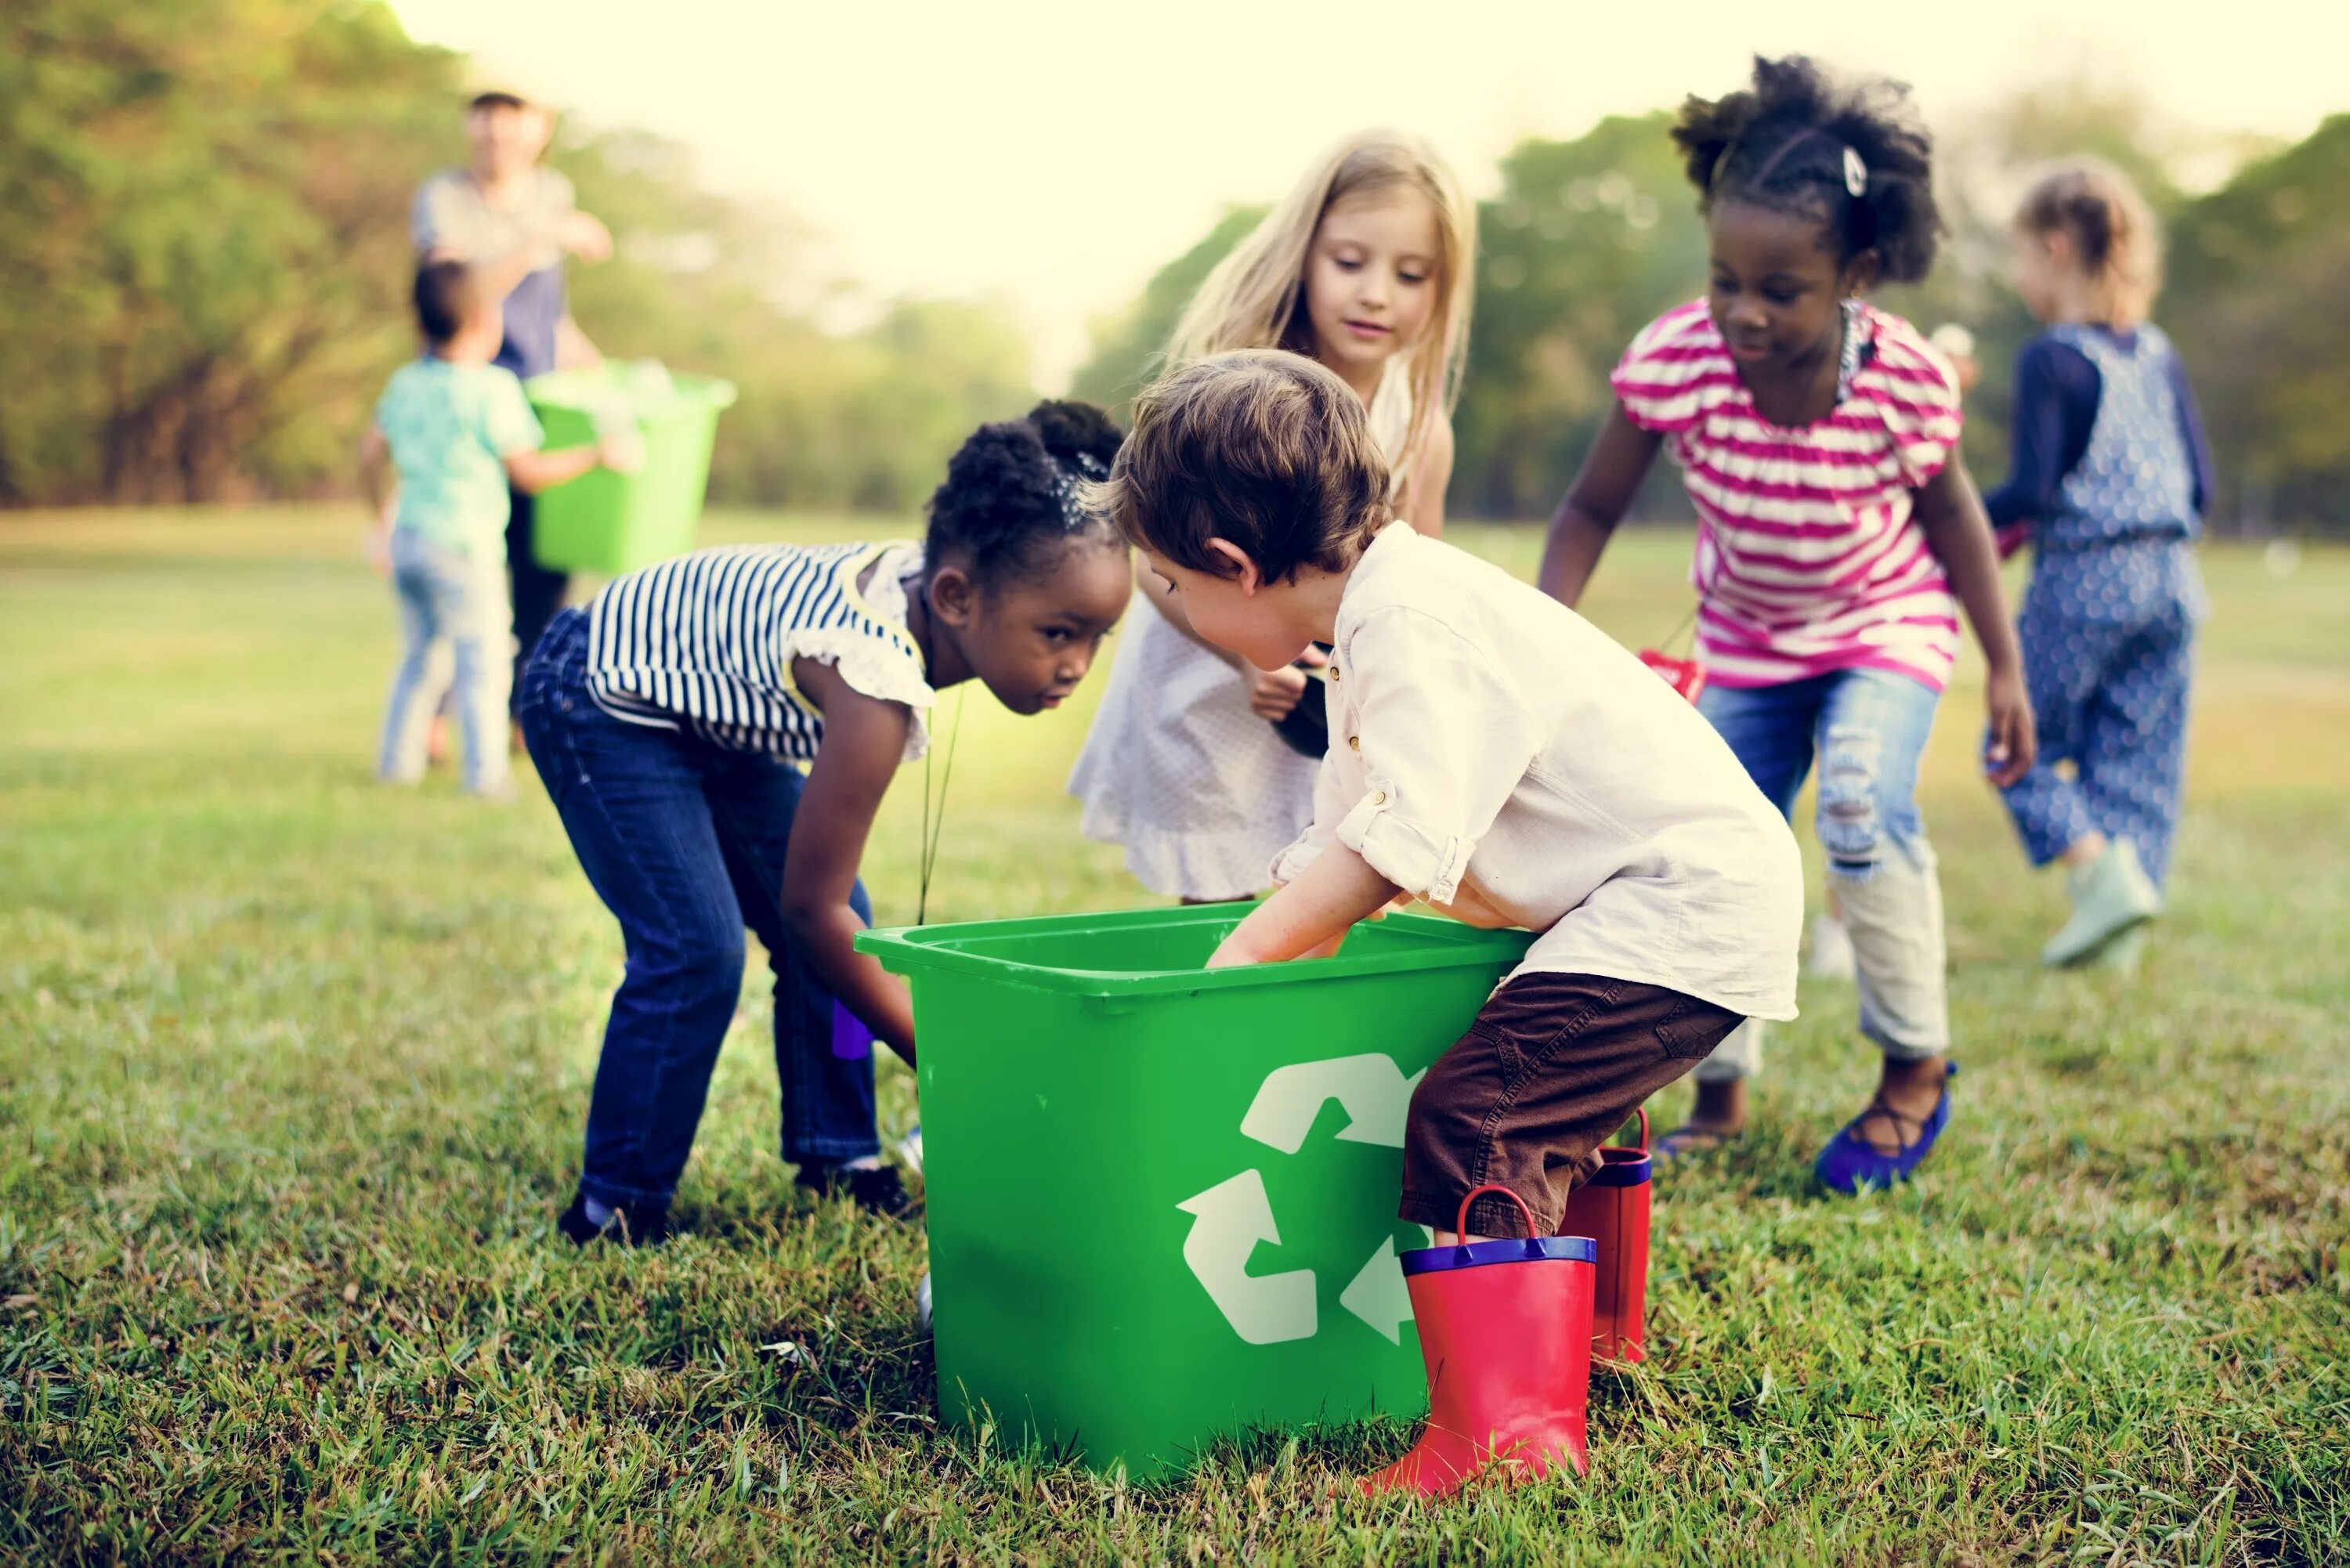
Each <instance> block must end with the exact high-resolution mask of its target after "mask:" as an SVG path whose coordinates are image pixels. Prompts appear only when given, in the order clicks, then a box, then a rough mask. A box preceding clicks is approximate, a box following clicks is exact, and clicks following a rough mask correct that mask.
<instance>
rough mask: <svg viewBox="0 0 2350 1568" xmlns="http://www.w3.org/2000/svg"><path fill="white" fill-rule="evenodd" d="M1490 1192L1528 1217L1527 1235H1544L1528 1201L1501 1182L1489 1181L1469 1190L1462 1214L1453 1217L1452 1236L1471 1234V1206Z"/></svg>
mask: <svg viewBox="0 0 2350 1568" xmlns="http://www.w3.org/2000/svg"><path fill="white" fill-rule="evenodd" d="M1488 1192H1498V1193H1500V1194H1501V1195H1502V1196H1503V1197H1504V1198H1507V1199H1509V1200H1510V1201H1511V1202H1513V1203H1514V1204H1516V1205H1517V1206H1518V1212H1519V1213H1521V1214H1523V1215H1524V1216H1525V1217H1526V1234H1527V1235H1529V1236H1539V1235H1541V1234H1542V1227H1541V1226H1539V1225H1537V1224H1535V1223H1534V1210H1531V1209H1529V1208H1527V1207H1526V1200H1525V1199H1523V1198H1521V1197H1519V1196H1518V1195H1517V1194H1516V1193H1515V1192H1513V1191H1512V1190H1511V1189H1508V1188H1506V1187H1504V1186H1503V1185H1502V1184H1501V1183H1500V1182H1498V1181H1489V1182H1487V1183H1485V1185H1484V1186H1482V1187H1472V1188H1471V1189H1469V1196H1468V1197H1466V1198H1463V1199H1461V1212H1460V1213H1459V1214H1457V1215H1455V1216H1453V1220H1452V1234H1453V1235H1454V1236H1455V1237H1456V1238H1458V1237H1461V1236H1466V1235H1467V1234H1469V1205H1471V1203H1474V1202H1476V1201H1477V1199H1480V1198H1482V1197H1484V1196H1485V1194H1487V1193H1488ZM1464 1244H1465V1243H1464Z"/></svg>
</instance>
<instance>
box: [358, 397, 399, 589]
mask: <svg viewBox="0 0 2350 1568" xmlns="http://www.w3.org/2000/svg"><path fill="white" fill-rule="evenodd" d="M390 470H391V443H390V441H386V440H384V438H383V431H381V430H380V429H379V428H377V427H376V426H374V425H369V426H368V431H367V434H365V435H363V436H361V437H360V438H359V493H360V494H362V495H364V496H366V497H367V504H368V531H367V553H368V563H369V565H370V566H373V567H374V568H375V570H376V575H377V576H390V572H391V498H392V490H391V485H390V477H391V474H390Z"/></svg>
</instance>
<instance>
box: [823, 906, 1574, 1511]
mask: <svg viewBox="0 0 2350 1568" xmlns="http://www.w3.org/2000/svg"><path fill="white" fill-rule="evenodd" d="M1243 912H1244V911H1243V910H1241V909H1236V908H1234V907H1232V906H1230V905H1223V906H1209V907H1206V908H1201V909H1146V910H1137V911H1132V912H1128V913H1123V914H1110V915H1070V916H1059V917H1053V918H1048V919H1024V920H1002V921H991V922H986V923H982V924H972V925H951V926H932V927H928V928H923V929H910V930H891V931H869V932H867V933H866V934H864V935H863V936H860V937H859V938H858V947H859V948H860V949H862V950H865V951H867V952H869V953H872V954H873V955H874V956H875V957H876V958H878V959H879V961H881V962H882V964H883V965H885V966H886V967H888V968H889V969H890V970H891V971H895V972H897V973H899V974H902V975H904V976H905V977H906V978H907V980H908V981H909V983H910V986H911V989H912V992H913V1004H914V1020H915V1028H916V1031H917V1036H918V1039H919V1041H920V1068H919V1071H918V1075H917V1078H918V1082H919V1084H920V1090H921V1105H922V1141H923V1173H924V1177H925V1179H926V1182H927V1185H928V1191H929V1218H930V1240H931V1292H932V1300H933V1310H934V1314H935V1319H934V1321H935V1324H936V1328H935V1345H936V1351H937V1357H938V1377H939V1397H940V1402H941V1405H942V1406H943V1407H944V1409H945V1412H946V1414H947V1415H948V1417H950V1418H951V1419H953V1420H956V1421H958V1422H960V1423H962V1425H964V1426H966V1427H977V1426H979V1425H981V1424H982V1423H983V1422H989V1421H992V1422H993V1424H994V1425H995V1427H996V1428H997V1429H998V1431H999V1432H1001V1433H1002V1434H1003V1436H1004V1437H1006V1438H1014V1439H1021V1438H1025V1439H1028V1440H1032V1441H1035V1442H1037V1443H1040V1444H1042V1445H1044V1446H1045V1447H1048V1448H1051V1449H1056V1450H1059V1451H1063V1452H1069V1453H1075V1454H1078V1455H1081V1456H1082V1457H1083V1459H1085V1461H1086V1462H1087V1464H1089V1465H1090V1466H1092V1467H1093V1468H1094V1469H1110V1468H1112V1467H1113V1466H1116V1465H1118V1464H1123V1465H1124V1466H1125V1467H1126V1468H1127V1469H1128V1473H1129V1474H1131V1475H1133V1476H1134V1477H1136V1478H1137V1479H1149V1478H1153V1477H1159V1476H1164V1475H1168V1474H1170V1473H1173V1472H1177V1471H1180V1470H1181V1469H1186V1468H1187V1467H1188V1466H1189V1465H1190V1464H1191V1461H1192V1459H1194V1458H1196V1457H1197V1456H1198V1455H1199V1454H1200V1453H1201V1450H1202V1449H1205V1448H1206V1447H1207V1445H1208V1444H1210V1443H1211V1441H1213V1440H1214V1439H1215V1438H1218V1437H1219V1436H1222V1435H1224V1434H1230V1433H1237V1432H1241V1431H1244V1430H1247V1429H1250V1428H1300V1427H1305V1426H1308V1425H1312V1424H1317V1423H1326V1422H1339V1421H1348V1420H1356V1419H1359V1418H1362V1417H1367V1416H1370V1415H1372V1414H1374V1413H1382V1412H1384V1413H1388V1414H1392V1415H1396V1416H1401V1417H1414V1416H1418V1415H1421V1414H1424V1413H1425V1412H1426V1410H1427V1407H1428V1393H1427V1386H1426V1381H1425V1376H1424V1374H1423V1372H1422V1369H1421V1366H1420V1360H1419V1339H1418V1336H1417V1335H1416V1334H1414V1333H1413V1331H1412V1324H1411V1300H1410V1297H1409V1294H1408V1293H1406V1291H1405V1288H1404V1282H1403V1274H1402V1270H1401V1268H1400V1266H1399V1263H1398V1262H1397V1261H1396V1253H1397V1251H1398V1250H1399V1248H1409V1247H1416V1246H1425V1245H1427V1242H1428V1233H1427V1232H1426V1231H1424V1230H1423V1229H1422V1228H1420V1227H1419V1226H1415V1225H1406V1224H1403V1223H1402V1222H1400V1221H1399V1220H1397V1219H1396V1217H1395V1209H1396V1200H1397V1196H1398V1192H1399V1188H1400V1185H1401V1174H1402V1166H1403V1147H1402V1146H1403V1126H1404V1115H1405V1111H1406V1108H1407V1106H1408V1105H1409V1099H1410V1096H1411V1090H1412V1088H1413V1086H1414V1085H1416V1084H1417V1083H1418V1081H1419V1075H1421V1074H1422V1073H1423V1072H1424V1071H1425V1070H1426V1069H1427V1068H1428V1066H1429V1064H1431V1063H1432V1062H1434V1061H1435V1060H1436V1058H1437V1057H1438V1056H1440V1055H1441V1054H1443V1052H1444V1050H1445V1048H1446V1047H1447V1046H1449V1045H1451V1044H1452V1042H1453V1041H1454V1040H1456V1039H1458V1038H1459V1037H1460V1035H1461V1032H1462V1031H1463V1030H1464V1029H1465V1028H1467V1026H1468V1024H1469V1023H1470V1021H1471V1019H1472V1018H1473V1017H1474V1016H1475V1015H1476V1012H1477V1009H1478V1007H1479V1006H1480V1005H1481V1004H1482V1002H1484V1001H1485V998H1486V997H1487V995H1488V994H1489V993H1491V992H1492V989H1493V987H1494V986H1495V985H1496V984H1498V983H1499V982H1500V981H1502V979H1503V977H1504V976H1506V975H1507V974H1508V973H1509V972H1510V971H1511V970H1512V969H1513V968H1514V967H1516V965H1517V963H1518V961H1519V960H1520V959H1521V958H1522V957H1523V954H1524V951H1525V948H1526V945H1527V943H1528V942H1529V941H1530V940H1532V939H1531V938H1530V937H1528V936H1527V935H1526V933H1524V932H1523V931H1480V930H1474V929H1470V928H1468V927H1466V926H1461V925H1457V924H1455V923H1453V922H1452V921H1450V920H1445V919H1436V918H1433V917H1430V916H1420V915H1394V916H1390V917H1389V918H1388V919H1385V920H1380V921H1376V922H1370V923H1367V924H1365V925H1363V926H1360V927H1358V928H1357V929H1356V930H1355V931H1354V932H1353V933H1352V934H1351V935H1350V936H1349V937H1348V938H1347V942H1346V944H1345V946H1344V947H1343V948H1342V950H1340V952H1339V954H1338V956H1337V957H1336V958H1333V959H1324V960H1316V961H1307V962H1300V963H1292V964H1270V965H1264V966H1261V967H1254V968H1244V969H1233V970H1221V971H1216V972H1214V973H1210V972H1208V971H1206V970H1205V969H1204V968H1203V967H1202V966H1203V965H1204V964H1205V962H1206V961H1207V958H1208V955H1209V954H1210V953H1211V951H1213V950H1214V949H1215V946H1216V944H1217V942H1218V941H1220V940H1222V938H1223V937H1224V935H1225V934H1226V933H1227V932H1229V931H1230V930H1231V929H1232V927H1233V926H1234V925H1236V924H1237V923H1238V922H1239V920H1240V918H1241V915H1242V914H1243Z"/></svg>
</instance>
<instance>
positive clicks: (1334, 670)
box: [1330, 664, 1338, 680]
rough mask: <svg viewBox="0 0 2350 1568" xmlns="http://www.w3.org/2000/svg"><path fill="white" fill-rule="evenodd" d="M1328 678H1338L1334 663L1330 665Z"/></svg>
mask: <svg viewBox="0 0 2350 1568" xmlns="http://www.w3.org/2000/svg"><path fill="white" fill-rule="evenodd" d="M1330 679H1331V680H1337V679H1338V667H1337V666H1336V665H1335V664H1334V665H1332V666H1331V667H1330Z"/></svg>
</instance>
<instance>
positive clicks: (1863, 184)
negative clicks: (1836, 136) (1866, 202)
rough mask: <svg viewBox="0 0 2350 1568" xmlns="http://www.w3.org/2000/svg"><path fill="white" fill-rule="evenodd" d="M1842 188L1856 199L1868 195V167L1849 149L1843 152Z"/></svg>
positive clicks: (1858, 155)
mask: <svg viewBox="0 0 2350 1568" xmlns="http://www.w3.org/2000/svg"><path fill="white" fill-rule="evenodd" d="M1844 188H1845V189H1846V190H1847V191H1849V192H1852V193H1853V194H1854V195H1855V196H1856V197H1859V196H1866V195H1867V194H1868V165H1867V164H1866V163H1863V162H1862V161H1860V154H1859V153H1857V152H1856V151H1853V150H1852V149H1851V148H1849V147H1847V148H1846V149H1845V150H1844Z"/></svg>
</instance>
